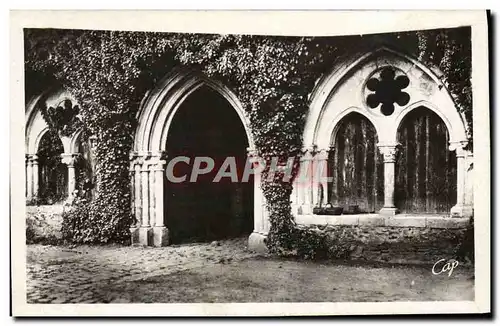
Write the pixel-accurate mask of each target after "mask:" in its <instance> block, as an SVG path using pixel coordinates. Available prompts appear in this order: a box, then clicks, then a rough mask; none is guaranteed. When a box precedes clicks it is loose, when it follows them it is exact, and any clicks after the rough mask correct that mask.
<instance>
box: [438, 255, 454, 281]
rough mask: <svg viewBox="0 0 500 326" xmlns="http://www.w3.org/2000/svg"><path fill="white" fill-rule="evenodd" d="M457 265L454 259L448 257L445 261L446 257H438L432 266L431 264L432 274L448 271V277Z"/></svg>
mask: <svg viewBox="0 0 500 326" xmlns="http://www.w3.org/2000/svg"><path fill="white" fill-rule="evenodd" d="M457 266H458V261H457V260H455V259H449V260H448V261H446V259H444V258H443V259H440V260H438V261H437V262H436V263H435V264H434V266H432V274H434V275H439V274H442V273H446V272H448V277H450V276H451V274H453V270H454V269H455V268H457Z"/></svg>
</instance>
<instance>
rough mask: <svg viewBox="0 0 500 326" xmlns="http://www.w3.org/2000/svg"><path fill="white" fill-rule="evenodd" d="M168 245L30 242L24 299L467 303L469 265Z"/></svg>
mask: <svg viewBox="0 0 500 326" xmlns="http://www.w3.org/2000/svg"><path fill="white" fill-rule="evenodd" d="M219 244H220V245H215V244H208V243H207V244H190V245H180V246H171V247H167V248H139V247H119V246H104V247H96V246H79V247H76V248H73V249H71V248H69V247H62V246H41V245H29V246H28V255H27V264H28V266H27V271H28V282H27V283H28V284H27V292H28V303H107V302H116V303H126V302H143V303H147V302H157V303H164V302H273V301H274V302H286V301H288V302H290V301H295V302H299V301H302V302H310V301H365V302H366V301H411V300H416V301H421V300H424V301H429V300H473V293H474V280H473V270H472V269H471V268H466V267H465V266H459V267H457V268H456V270H455V271H454V272H453V274H452V275H451V276H448V275H446V274H441V275H432V272H431V268H430V266H402V265H400V266H374V265H355V264H347V265H345V264H338V263H331V262H328V263H319V262H310V261H297V260H284V259H279V258H271V257H258V256H257V255H256V254H253V253H250V252H248V251H247V250H246V249H245V245H246V238H242V239H236V240H227V241H221V242H220V243H219Z"/></svg>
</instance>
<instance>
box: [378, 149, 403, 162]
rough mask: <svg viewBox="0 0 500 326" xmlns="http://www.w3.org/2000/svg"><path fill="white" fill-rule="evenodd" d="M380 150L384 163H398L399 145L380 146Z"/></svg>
mask: <svg viewBox="0 0 500 326" xmlns="http://www.w3.org/2000/svg"><path fill="white" fill-rule="evenodd" d="M378 148H379V150H380V152H381V153H382V155H384V162H386V163H394V162H396V157H397V154H398V148H399V144H393V145H378Z"/></svg>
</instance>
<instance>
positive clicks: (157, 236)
mask: <svg viewBox="0 0 500 326" xmlns="http://www.w3.org/2000/svg"><path fill="white" fill-rule="evenodd" d="M169 241H170V237H169V232H168V229H167V228H166V227H165V226H155V227H153V246H155V247H166V246H168V244H169Z"/></svg>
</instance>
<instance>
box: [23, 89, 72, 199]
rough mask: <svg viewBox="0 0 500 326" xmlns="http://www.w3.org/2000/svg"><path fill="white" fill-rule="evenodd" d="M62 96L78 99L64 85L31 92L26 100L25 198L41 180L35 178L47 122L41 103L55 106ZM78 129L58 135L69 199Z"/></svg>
mask: <svg viewBox="0 0 500 326" xmlns="http://www.w3.org/2000/svg"><path fill="white" fill-rule="evenodd" d="M64 100H70V101H71V102H72V103H77V101H76V99H75V98H74V97H73V96H72V95H71V94H70V93H69V92H68V91H66V90H65V89H63V88H51V89H48V90H46V91H45V92H43V93H41V94H39V95H36V96H34V97H33V98H32V99H31V100H30V101H29V102H28V104H27V106H26V110H25V153H26V183H25V184H26V199H27V200H28V201H30V200H34V199H36V198H37V196H38V192H39V188H40V184H39V180H38V156H37V153H38V150H39V147H40V141H41V140H42V138H43V136H44V135H45V133H47V132H48V131H49V126H48V125H47V122H46V121H45V119H44V118H43V116H42V113H41V111H40V105H41V104H42V102H45V105H46V106H55V105H57V104H59V103H61V102H62V101H64ZM80 135H81V130H77V131H76V132H74V133H73V134H72V135H70V136H62V135H59V139H60V140H61V143H62V145H63V148H64V152H63V154H61V159H62V162H63V163H64V164H66V165H67V168H68V197H69V198H68V199H69V200H71V198H72V195H73V193H74V190H75V188H76V172H75V165H74V163H75V160H76V158H77V157H78V155H79V153H78V141H79V137H80Z"/></svg>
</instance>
